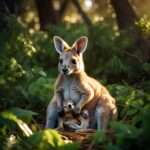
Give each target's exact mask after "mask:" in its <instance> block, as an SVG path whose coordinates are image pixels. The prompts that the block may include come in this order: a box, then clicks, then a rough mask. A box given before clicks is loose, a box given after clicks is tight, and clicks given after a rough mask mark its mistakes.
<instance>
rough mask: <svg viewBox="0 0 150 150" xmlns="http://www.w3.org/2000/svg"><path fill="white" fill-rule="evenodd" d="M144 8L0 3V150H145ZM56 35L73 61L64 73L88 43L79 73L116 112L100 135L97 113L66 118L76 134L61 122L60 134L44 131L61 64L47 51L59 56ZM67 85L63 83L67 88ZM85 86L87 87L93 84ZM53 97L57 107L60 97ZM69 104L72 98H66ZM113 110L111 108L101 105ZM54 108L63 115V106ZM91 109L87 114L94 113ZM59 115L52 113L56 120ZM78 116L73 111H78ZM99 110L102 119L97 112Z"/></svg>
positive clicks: (68, 0) (149, 70)
mask: <svg viewBox="0 0 150 150" xmlns="http://www.w3.org/2000/svg"><path fill="white" fill-rule="evenodd" d="M149 8H150V1H149V0H142V1H141V0H27V1H26V0H20V1H18V0H1V1H0V51H1V55H0V149H2V150H7V149H8V150H31V149H32V150H84V149H87V150H100V149H101V150H133V149H137V150H142V149H143V150H148V149H149V148H150V143H149V139H150V128H149V127H150V78H149V77H150V11H149ZM56 35H57V38H58V36H59V37H61V38H62V39H64V41H66V42H67V43H68V44H69V45H70V47H69V48H68V49H69V50H70V51H71V52H72V51H73V54H75V56H74V57H73V59H71V61H70V62H71V65H72V66H75V65H77V64H78V61H79V60H80V59H79V56H82V50H83V51H84V46H85V47H86V42H87V38H86V36H87V37H88V44H87V50H86V52H85V53H84V55H83V58H84V63H85V71H86V73H87V74H89V75H90V76H92V77H94V78H95V79H97V80H98V81H99V82H100V83H101V84H103V85H104V87H105V88H107V89H108V91H109V92H110V94H111V95H112V96H113V97H114V98H115V100H116V107H117V109H118V117H117V119H116V120H110V119H111V118H113V116H111V117H110V114H111V113H110V112H109V117H110V118H109V119H108V120H110V121H109V123H108V126H107V128H106V129H104V130H102V129H101V128H100V129H99V130H98V123H97V122H96V119H95V116H96V115H97V113H95V114H94V115H95V116H94V117H93V116H92V115H93V114H92V113H91V112H92V111H91V112H90V111H89V110H86V111H87V112H86V113H85V112H84V111H83V112H84V113H83V112H80V113H79V114H78V113H77V112H73V113H72V114H71V115H72V116H71V117H72V118H71V117H70V116H69V117H70V118H69V117H68V118H69V119H70V120H69V121H70V122H71V121H72V122H73V121H74V122H73V123H72V122H71V123H70V124H69V125H70V126H72V127H76V128H78V129H79V130H78V129H74V128H72V130H71V127H70V126H69V125H68V126H67V127H65V125H66V124H65V123H66V122H67V121H68V120H65V121H66V122H65V123H63V127H61V126H57V128H56V129H50V128H46V113H47V108H48V107H47V106H48V104H49V102H50V101H51V99H54V98H55V95H54V93H55V92H56V91H57V90H56V88H57V87H55V84H56V79H57V76H58V74H59V71H60V70H58V63H59V64H61V63H62V64H63V61H64V60H60V59H59V56H58V54H57V53H56V51H55V48H56V46H57V48H58V49H59V50H60V51H59V54H60V53H63V50H64V49H65V48H66V47H65V46H66V45H65V44H64V42H62V43H63V44H64V45H63V44H62V43H61V40H60V41H59V40H58V39H59V38H58V39H57V40H58V41H57V42H58V43H57V44H58V45H55V46H54V36H56ZM81 36H83V37H82V38H81V39H80V40H79V41H76V40H77V39H79V37H81ZM75 41H76V42H75ZM85 41H86V42H85ZM59 42H60V43H59ZM74 42H75V43H74ZM82 42H85V43H82ZM73 43H74V45H73V46H72V47H71V45H72V44H73ZM68 49H67V50H68ZM61 50H62V51H61ZM66 53H67V52H66ZM67 56H69V55H67ZM76 57H77V58H78V59H77V58H76ZM71 58H72V57H71ZM80 63H81V62H80ZM80 63H79V64H78V65H79V66H80V65H81V64H80ZM82 67H83V66H82ZM82 67H81V68H82ZM82 69H83V68H82ZM76 73H77V74H78V73H80V72H76ZM64 75H65V73H64ZM71 77H72V76H71ZM89 80H90V79H89ZM89 80H88V81H86V83H87V84H88V83H89ZM94 81H95V80H94ZM94 81H93V82H92V83H93V84H94V83H95V82H94ZM82 82H84V79H83V81H82ZM73 83H74V82H67V87H69V86H70V85H71V84H73ZM74 85H76V83H74ZM56 86H58V85H57V84H56ZM91 86H92V87H93V88H95V87H96V84H95V85H91ZM85 88H86V87H85ZM60 89H62V87H61V88H60ZM70 90H71V89H69V91H70ZM80 90H81V88H80ZM80 90H79V91H76V89H75V87H74V91H76V93H77V94H79V93H80V92H81V91H80ZM57 92H58V93H59V92H60V91H59V90H58V91H57ZM96 92H100V91H96ZM102 92H103V90H102ZM91 93H92V92H91ZM59 94H60V95H61V96H62V100H63V103H65V102H64V99H65V98H64V97H65V96H64V95H65V94H64V93H61V92H60V93H59ZM80 94H81V95H82V94H83V95H84V96H85V97H86V96H87V95H90V94H89V93H85V92H81V93H80ZM94 94H95V93H94ZM66 95H67V94H66ZM81 95H80V96H79V97H82V96H81ZM101 95H102V94H101ZM106 95H107V94H104V99H105V100H104V101H105V103H106ZM84 96H83V97H84ZM74 97H76V96H74V95H73V94H72V95H71V98H74ZM69 100H70V99H69ZM102 100H103V99H102ZM52 102H53V101H52ZM74 103H75V102H74ZM77 104H78V103H77V102H76V103H75V104H74V105H75V106H74V107H77ZM102 104H103V102H102V103H101V106H103V105H102ZM113 104H114V102H113V101H112V103H109V104H106V105H113ZM56 105H58V104H56ZM114 105H115V104H114ZM91 106H92V105H91ZM96 106H98V104H96ZM62 107H64V108H63V110H65V106H62ZM71 107H72V105H71ZM96 108H97V107H95V108H94V109H93V110H94V111H95V112H96V110H95V109H96ZM61 109H62V108H61ZM61 109H59V110H57V112H58V114H59V113H60V115H62V114H61V113H62V112H61V111H62V110H61ZM83 109H85V108H84V107H83V108H81V110H80V107H79V110H78V111H82V110H83ZM100 111H101V113H102V114H103V111H104V110H103V109H102V110H100ZM111 111H112V110H111ZM89 112H90V113H91V114H92V115H91V114H90V113H89ZM104 112H105V111H104ZM63 113H64V112H63ZM82 113H83V114H82ZM67 115H68V114H67ZM90 115H91V116H92V117H91V116H90ZM111 115H112V114H111ZM59 117H60V118H61V117H62V116H59ZM63 117H64V116H63ZM63 117H62V118H63ZM81 117H82V118H81ZM88 117H89V118H88ZM60 118H59V119H60ZM62 118H61V119H62ZM64 118H65V117H64ZM64 118H63V119H64ZM66 118H67V117H66ZM68 118H67V119H68ZM102 118H103V117H102ZM105 118H107V115H106V117H105ZM71 119H72V120H71ZM81 119H83V120H84V122H82V120H81ZM88 119H89V120H88ZM90 119H91V120H92V121H91V120H90ZM53 121H55V118H53ZM58 121H59V120H57V121H56V125H57V123H58ZM69 121H68V122H69ZM85 121H87V122H88V124H89V122H90V121H91V122H90V123H91V124H92V123H95V126H94V127H91V128H90V125H88V127H82V123H85ZM76 122H78V123H79V124H77V123H76ZM102 123H103V122H102ZM58 124H59V123H58ZM56 125H55V126H56ZM69 127H70V128H69ZM73 129H74V130H73ZM80 129H81V130H80Z"/></svg>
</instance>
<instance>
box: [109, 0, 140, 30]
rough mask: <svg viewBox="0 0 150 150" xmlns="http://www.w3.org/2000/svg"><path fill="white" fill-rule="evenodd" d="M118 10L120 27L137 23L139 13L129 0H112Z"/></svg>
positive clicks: (124, 27)
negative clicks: (137, 13)
mask: <svg viewBox="0 0 150 150" xmlns="http://www.w3.org/2000/svg"><path fill="white" fill-rule="evenodd" d="M111 4H112V6H113V8H114V10H115V12H116V17H117V18H116V19H117V23H118V26H119V29H126V28H129V27H130V26H133V25H134V24H135V21H136V20H137V15H136V13H135V11H134V10H133V8H132V6H131V5H130V3H129V1H128V0H111Z"/></svg>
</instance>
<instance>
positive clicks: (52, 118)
mask: <svg viewBox="0 0 150 150" xmlns="http://www.w3.org/2000/svg"><path fill="white" fill-rule="evenodd" d="M61 98H62V97H61V94H60V92H58V93H56V94H55V95H54V97H53V98H52V100H51V102H50V103H49V105H48V107H47V117H46V128H56V127H57V123H58V117H59V112H60V111H62V109H63V108H62V99H61Z"/></svg>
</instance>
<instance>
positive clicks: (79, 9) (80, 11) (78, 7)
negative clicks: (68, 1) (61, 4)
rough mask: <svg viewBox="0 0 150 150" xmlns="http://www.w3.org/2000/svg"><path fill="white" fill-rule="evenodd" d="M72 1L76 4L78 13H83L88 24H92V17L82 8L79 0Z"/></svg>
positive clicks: (82, 15)
mask: <svg viewBox="0 0 150 150" xmlns="http://www.w3.org/2000/svg"><path fill="white" fill-rule="evenodd" d="M72 3H73V4H74V6H75V7H76V9H77V11H78V13H79V14H80V15H81V17H82V18H83V20H84V22H85V23H86V24H87V26H88V27H90V26H92V21H91V20H90V18H89V17H88V16H87V15H86V13H85V12H84V11H83V10H82V8H81V6H80V4H79V2H78V0H72Z"/></svg>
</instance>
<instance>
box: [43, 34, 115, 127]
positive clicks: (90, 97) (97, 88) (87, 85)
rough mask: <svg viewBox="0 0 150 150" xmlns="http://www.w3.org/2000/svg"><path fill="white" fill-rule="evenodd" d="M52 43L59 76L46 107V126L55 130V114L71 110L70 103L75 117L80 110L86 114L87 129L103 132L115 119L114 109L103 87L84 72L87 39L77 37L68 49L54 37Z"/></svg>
mask: <svg viewBox="0 0 150 150" xmlns="http://www.w3.org/2000/svg"><path fill="white" fill-rule="evenodd" d="M53 40H54V46H55V49H56V51H57V52H58V54H59V63H58V70H59V75H58V78H57V80H56V83H55V90H54V96H53V98H52V100H51V101H50V103H49V105H48V107H47V119H46V127H47V128H56V127H57V126H58V119H59V112H61V111H62V109H63V108H65V109H66V108H71V107H72V106H71V105H70V103H73V104H74V108H73V110H74V112H75V113H76V114H80V112H81V111H82V110H84V109H85V110H87V111H88V113H89V117H90V123H89V124H90V126H89V128H94V129H95V128H96V129H102V130H105V129H106V128H107V126H108V123H109V120H110V119H115V118H116V117H117V107H116V104H115V99H114V98H113V97H112V96H111V95H110V93H109V91H108V90H107V88H106V87H105V86H103V85H102V84H101V83H99V82H98V81H97V80H96V79H94V78H92V77H90V76H88V75H87V73H86V72H85V69H84V62H83V53H84V52H85V50H86V48H87V43H88V38H87V37H86V36H82V37H80V38H79V39H77V40H76V41H75V42H74V44H73V45H72V46H71V47H70V46H69V45H68V44H67V43H66V42H65V41H64V40H63V39H62V38H60V37H58V36H54V38H53Z"/></svg>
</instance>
